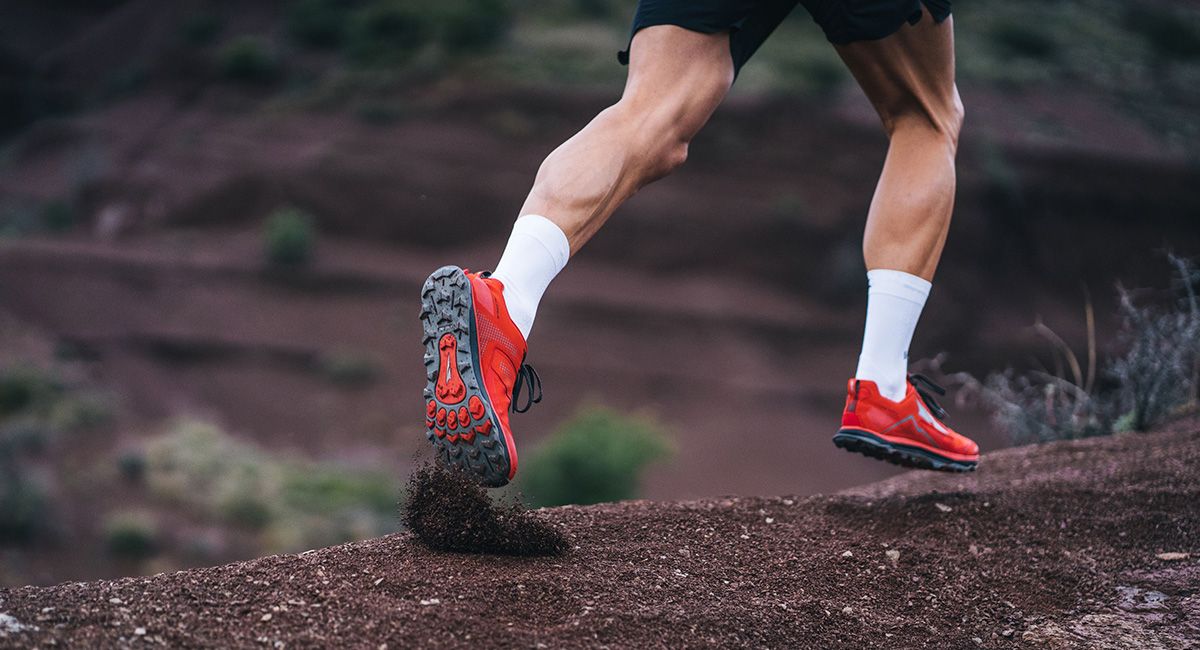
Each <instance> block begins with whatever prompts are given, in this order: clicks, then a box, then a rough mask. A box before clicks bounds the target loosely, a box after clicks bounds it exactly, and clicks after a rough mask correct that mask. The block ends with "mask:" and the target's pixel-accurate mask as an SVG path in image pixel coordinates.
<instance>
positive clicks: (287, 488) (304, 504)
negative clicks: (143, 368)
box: [146, 421, 397, 553]
mask: <svg viewBox="0 0 1200 650" xmlns="http://www.w3.org/2000/svg"><path fill="white" fill-rule="evenodd" d="M146 484H147V486H148V487H149V488H150V491H151V493H152V494H153V495H155V496H156V497H158V498H161V499H166V500H170V501H173V502H175V503H177V504H180V505H182V506H184V507H186V508H189V509H191V510H193V511H194V512H195V513H196V514H198V515H200V516H202V517H205V518H207V519H209V520H212V521H215V522H222V523H225V524H229V525H233V526H239V527H243V528H249V529H252V530H256V531H259V532H260V536H259V539H260V542H261V544H262V547H261V548H260V550H261V551H262V552H267V553H272V552H290V551H299V550H305V549H309V548H314V547H316V546H323V545H327V544H335V543H340V542H345V541H350V540H354V539H362V538H364V537H368V536H372V535H379V534H383V533H387V532H391V531H392V530H395V528H396V517H395V505H396V494H397V486H396V485H394V483H393V481H392V480H391V478H390V477H389V476H388V475H386V474H381V473H377V472H373V471H369V470H354V469H348V468H341V467H334V466H330V465H325V464H320V463H313V462H309V461H304V460H298V459H294V458H289V457H283V456H277V455H273V454H271V453H269V452H268V451H266V450H263V449H261V448H259V447H256V446H254V445H251V444H249V443H245V442H241V441H239V440H236V439H234V438H232V437H230V436H229V435H227V434H225V433H224V432H223V431H221V430H220V429H218V428H216V427H214V426H211V425H208V424H204V423H200V422H187V421H185V422H180V423H178V424H176V425H175V427H174V428H173V429H172V430H171V431H169V432H167V433H166V434H164V435H162V436H159V437H158V438H156V439H154V440H152V441H151V442H150V443H149V444H148V445H147V447H146Z"/></svg>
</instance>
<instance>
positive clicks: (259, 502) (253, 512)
mask: <svg viewBox="0 0 1200 650" xmlns="http://www.w3.org/2000/svg"><path fill="white" fill-rule="evenodd" d="M220 513H221V517H222V518H223V519H225V520H226V521H228V522H229V523H231V524H233V525H235V526H242V527H244V528H249V529H251V530H261V529H262V528H264V527H266V525H267V524H269V523H271V518H272V513H271V506H270V505H269V504H267V503H266V502H265V501H264V500H263V498H262V497H261V496H260V495H258V494H255V493H239V494H231V495H229V497H228V498H227V499H226V500H225V501H224V502H223V503H221V504H220Z"/></svg>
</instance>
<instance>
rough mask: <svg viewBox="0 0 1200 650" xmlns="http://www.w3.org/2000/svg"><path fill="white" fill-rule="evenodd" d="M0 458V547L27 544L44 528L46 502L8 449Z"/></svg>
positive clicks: (0, 452) (36, 485)
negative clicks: (0, 545)
mask: <svg viewBox="0 0 1200 650" xmlns="http://www.w3.org/2000/svg"><path fill="white" fill-rule="evenodd" d="M0 455H2V456H3V458H0V544H27V543H29V542H31V541H33V540H34V539H36V538H37V537H38V536H39V535H40V534H41V533H42V532H44V531H45V529H46V525H47V523H48V521H47V520H48V512H49V505H50V504H49V499H48V497H47V495H46V492H45V491H44V490H43V489H42V487H41V486H40V485H38V484H37V483H36V482H34V481H33V480H32V479H30V478H29V477H28V476H26V475H25V472H24V471H22V469H21V465H20V461H19V460H18V459H16V458H14V457H13V456H12V451H11V450H7V449H0Z"/></svg>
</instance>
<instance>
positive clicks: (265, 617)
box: [258, 614, 271, 623]
mask: <svg viewBox="0 0 1200 650" xmlns="http://www.w3.org/2000/svg"><path fill="white" fill-rule="evenodd" d="M258 620H260V621H263V622H264V623H265V622H267V621H269V620H271V615H270V614H263V615H262V618H260V619H258Z"/></svg>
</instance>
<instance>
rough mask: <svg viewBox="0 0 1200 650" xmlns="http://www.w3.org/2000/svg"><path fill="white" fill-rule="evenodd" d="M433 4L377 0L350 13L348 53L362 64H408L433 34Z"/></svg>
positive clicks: (403, 0) (347, 38) (347, 37)
mask: <svg viewBox="0 0 1200 650" xmlns="http://www.w3.org/2000/svg"><path fill="white" fill-rule="evenodd" d="M432 11H434V10H433V9H432V8H431V6H429V5H426V4H424V3H417V2H412V1H406V0H377V1H376V2H372V3H371V4H368V5H367V6H365V7H362V8H361V9H358V10H357V11H355V12H354V13H353V14H352V15H351V16H350V21H349V25H348V28H347V33H346V52H347V54H348V55H349V56H350V58H351V59H352V60H354V61H355V62H356V63H359V64H362V65H370V66H388V65H397V64H403V63H407V62H408V61H409V59H411V58H412V56H413V55H414V54H416V53H417V51H419V50H420V49H421V47H422V46H424V45H425V43H426V42H428V40H429V38H430V37H431V36H432V25H431V22H430V13H431V12H432Z"/></svg>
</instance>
